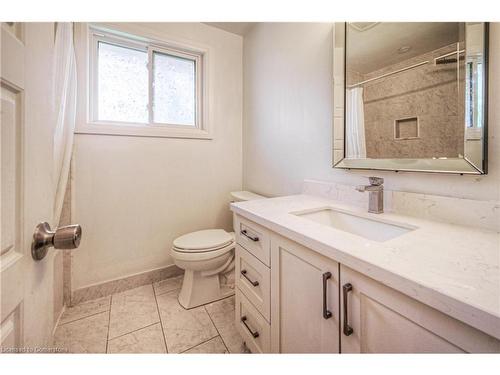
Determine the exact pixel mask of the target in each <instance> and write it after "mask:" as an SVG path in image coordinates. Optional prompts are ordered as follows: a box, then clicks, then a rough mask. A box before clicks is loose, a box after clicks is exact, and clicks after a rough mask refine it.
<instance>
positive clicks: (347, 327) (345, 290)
mask: <svg viewBox="0 0 500 375" xmlns="http://www.w3.org/2000/svg"><path fill="white" fill-rule="evenodd" d="M350 291H352V285H351V283H347V284H344V286H343V287H342V294H343V298H344V335H346V336H350V335H352V333H353V332H354V330H353V329H352V327H351V326H350V325H349V322H348V320H347V319H348V318H347V315H348V314H349V313H348V311H347V294H348V293H349V292H350Z"/></svg>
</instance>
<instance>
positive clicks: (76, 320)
mask: <svg viewBox="0 0 500 375" xmlns="http://www.w3.org/2000/svg"><path fill="white" fill-rule="evenodd" d="M110 310H111V308H109V309H106V310H103V311H99V312H96V313H92V314H90V315H86V316H82V317H81V318H78V319H74V320H70V321H68V322H64V323H58V324H57V327H62V326H65V325H66V324H71V323H75V322H78V321H80V320H83V319H87V318H91V317H93V316H96V315H99V314H103V313H105V312H108V311H110Z"/></svg>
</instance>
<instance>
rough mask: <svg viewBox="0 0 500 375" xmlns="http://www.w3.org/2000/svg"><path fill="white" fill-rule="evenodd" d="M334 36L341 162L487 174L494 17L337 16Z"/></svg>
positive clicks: (336, 146)
mask: <svg viewBox="0 0 500 375" xmlns="http://www.w3.org/2000/svg"><path fill="white" fill-rule="evenodd" d="M334 44H335V48H334V85H335V91H334V109H335V111H334V116H335V119H334V129H333V138H334V139H333V166H334V167H335V168H346V169H375V170H395V171H420V172H438V173H439V172H440V173H458V174H485V173H487V142H486V140H487V102H488V100H487V93H488V90H487V87H488V85H487V84H488V82H487V72H488V24H487V23H483V22H408V23H404V22H351V23H336V24H335V28H334Z"/></svg>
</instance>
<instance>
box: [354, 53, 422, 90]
mask: <svg viewBox="0 0 500 375" xmlns="http://www.w3.org/2000/svg"><path fill="white" fill-rule="evenodd" d="M428 63H429V60H427V61H422V62H419V63H418V64H414V65H410V66H407V67H406V68H402V69H398V70H395V71H393V72H390V73H385V74H382V75H380V76H378V77H374V78H370V79H367V80H364V81H361V82H358V83H355V84H353V85H350V86H347V88H348V89H351V88H353V87H357V86H361V85H364V84H365V83H368V82H371V81H375V80H377V79H381V78H385V77H388V76H392V75H393V74H397V73H401V72H404V71H406V70H410V69H413V68H416V67H418V66H421V65H425V64H428Z"/></svg>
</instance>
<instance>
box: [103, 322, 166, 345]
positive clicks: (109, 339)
mask: <svg viewBox="0 0 500 375" xmlns="http://www.w3.org/2000/svg"><path fill="white" fill-rule="evenodd" d="M156 324H160V322H154V323H151V324H148V325H147V326H144V327H141V328H137V329H134V330H133V331H130V332H127V333H122V334H121V335H119V336H116V337H112V338H108V341H113V340H115V339H119V338H120V337H123V336H127V335H129V334H131V333H135V332H137V331H140V330H141V329H144V328H149V327H151V326H154V325H156Z"/></svg>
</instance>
